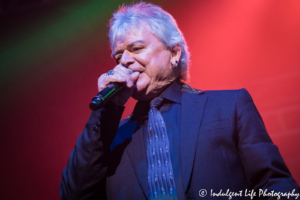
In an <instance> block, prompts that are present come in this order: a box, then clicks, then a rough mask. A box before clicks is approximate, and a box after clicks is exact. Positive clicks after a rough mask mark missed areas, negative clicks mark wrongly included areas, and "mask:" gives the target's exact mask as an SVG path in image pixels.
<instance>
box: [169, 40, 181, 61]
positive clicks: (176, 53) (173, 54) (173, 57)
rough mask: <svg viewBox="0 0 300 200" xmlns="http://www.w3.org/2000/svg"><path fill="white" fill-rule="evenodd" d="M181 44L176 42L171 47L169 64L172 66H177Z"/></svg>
mask: <svg viewBox="0 0 300 200" xmlns="http://www.w3.org/2000/svg"><path fill="white" fill-rule="evenodd" d="M181 52H182V50H181V44H180V43H178V44H176V45H175V46H173V47H172V48H171V64H172V66H173V67H177V66H178V64H179V59H180V56H181Z"/></svg>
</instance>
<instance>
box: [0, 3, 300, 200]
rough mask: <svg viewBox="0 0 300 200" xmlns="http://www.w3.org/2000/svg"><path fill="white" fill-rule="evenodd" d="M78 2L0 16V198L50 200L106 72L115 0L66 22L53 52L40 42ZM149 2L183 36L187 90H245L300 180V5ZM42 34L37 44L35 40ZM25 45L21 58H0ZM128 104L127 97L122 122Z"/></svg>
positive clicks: (13, 55)
mask: <svg viewBox="0 0 300 200" xmlns="http://www.w3.org/2000/svg"><path fill="white" fill-rule="evenodd" d="M87 2H96V1H76V2H75V3H74V2H71V1H65V2H64V3H59V4H52V5H50V6H48V7H46V8H39V9H32V10H30V12H22V13H21V14H17V15H15V14H10V15H7V16H4V17H3V16H2V18H1V19H2V22H3V26H2V27H4V28H5V29H2V30H3V32H2V33H1V34H2V35H1V45H2V46H1V47H0V50H1V51H0V55H1V54H2V55H4V56H2V57H0V58H1V59H4V60H2V61H3V62H4V61H5V62H4V63H7V62H8V61H7V60H9V59H10V60H9V62H11V63H12V64H9V65H6V66H5V65H4V66H3V64H2V67H1V88H0V89H1V102H2V103H1V134H0V137H1V138H0V141H1V144H0V153H1V165H0V173H1V174H0V176H1V179H0V184H1V187H0V188H1V189H0V190H1V192H0V199H5V200H6V199H44V200H47V199H49V200H50V199H51V200H53V199H59V195H58V190H59V182H60V179H61V172H62V170H63V168H64V167H65V165H66V164H67V160H68V156H69V154H70V152H71V150H72V149H73V147H74V144H75V141H76V139H77V137H78V135H79V134H80V132H81V131H82V130H83V127H84V125H85V122H86V121H87V119H88V117H89V114H90V110H89V108H88V104H89V102H90V100H91V98H92V97H93V96H94V95H95V94H96V93H97V78H98V77H99V76H100V75H101V74H102V73H105V72H107V71H108V70H109V69H111V68H113V67H114V66H115V63H114V61H113V60H112V59H111V58H110V48H109V46H108V37H107V26H106V24H107V23H108V19H109V18H110V16H111V13H112V12H113V11H114V10H116V9H117V8H118V5H120V4H122V3H121V2H120V1H111V3H110V5H107V3H104V1H103V3H102V2H101V1H98V2H100V3H99V4H98V5H102V4H103V6H106V7H107V9H106V12H105V13H101V16H99V15H95V16H96V18H95V19H90V18H88V17H87V15H81V14H80V13H79V14H78V15H76V17H75V16H71V17H70V19H74V21H75V23H74V26H72V27H71V28H69V29H68V31H67V32H63V33H60V34H61V35H60V36H61V37H59V38H60V39H61V40H60V41H58V42H57V44H55V45H54V44H53V42H48V43H47V41H50V39H51V37H54V35H55V34H56V32H55V31H59V29H57V28H54V29H53V31H54V32H51V31H48V29H46V28H47V27H50V26H51V25H52V24H54V23H57V22H60V20H62V19H63V18H64V17H66V16H67V14H68V13H69V12H70V10H72V9H73V10H75V11H76V9H77V8H78V9H81V8H83V7H84V6H85V5H86V4H87ZM151 2H154V3H155V4H158V5H160V6H162V7H163V8H164V9H165V10H167V11H168V12H170V13H171V14H172V15H173V16H174V18H175V19H176V20H177V22H178V24H179V27H180V28H181V30H182V32H183V33H184V36H185V37H186V40H187V43H188V45H189V47H190V51H191V55H192V56H191V60H192V63H191V67H190V75H191V79H190V82H189V84H190V85H191V86H193V87H195V88H199V89H202V90H211V89H238V88H246V89H247V90H248V91H249V92H250V94H251V95H252V97H253V99H254V102H255V104H256V106H257V108H258V110H259V111H260V113H261V115H262V117H263V120H264V122H265V125H266V127H267V130H268V132H269V134H270V136H271V138H272V140H273V142H274V143H275V144H276V145H277V146H278V147H279V150H280V152H281V154H282V156H283V158H284V160H285V162H286V164H287V166H288V168H289V169H290V171H291V173H292V175H293V177H294V179H295V180H296V181H297V182H298V183H300V171H299V167H298V166H299V165H300V157H299V155H298V152H299V149H300V148H299V139H300V118H299V115H300V94H299V85H300V68H299V65H300V56H299V55H300V37H299V35H300V2H299V1H296V0H295V1H292V0H286V1H281V0H264V1H262V0H244V1H221V0H210V1H204V0H202V1H192V0H188V1H179V0H176V1H168V0H166V1H151ZM87 9H92V8H87ZM93 9H94V10H96V11H97V8H93ZM99 9H100V8H99ZM88 13H90V12H87V14H88ZM96 13H97V12H96ZM76 19H81V20H87V21H88V22H91V23H90V24H87V27H86V28H82V29H79V28H78V27H83V26H82V25H83V24H82V23H83V22H82V21H80V20H79V21H76ZM85 22H86V21H85ZM92 22H93V23H92ZM94 22H95V23H94ZM70 23H71V22H70ZM70 23H67V24H70ZM72 23H73V21H72ZM62 28H63V27H62ZM43 30H47V31H46V32H45V33H44V34H43V35H42V36H43V37H42V38H39V37H35V35H36V34H38V33H40V32H41V31H43ZM49 30H50V29H49ZM51 30H52V29H51ZM60 30H62V29H60ZM62 35H64V36H63V37H64V38H63V39H62ZM75 36H76V37H75ZM28 38H33V39H30V40H29V39H28ZM27 40H28V41H30V43H28V44H27V46H26V48H25V47H24V48H22V51H19V52H14V51H12V53H11V54H9V56H7V54H5V53H6V52H8V51H9V50H10V49H11V48H13V47H18V45H22V44H23V43H24V41H27ZM12 41H13V42H12ZM66 41H68V42H66ZM37 45H42V48H41V49H42V50H40V49H38V47H37ZM30 50H32V51H31V52H33V53H31V54H30V55H27V54H26V53H27V52H28V51H30ZM34 50H35V51H34ZM28 54H29V53H28ZM30 58H32V59H30ZM2 61H1V63H3V62H2ZM6 61H7V62H6ZM133 106H134V101H133V100H130V101H129V102H128V103H127V105H126V110H125V113H124V117H126V116H127V115H129V114H130V113H131V111H132V108H133ZM199 189H200V188H199Z"/></svg>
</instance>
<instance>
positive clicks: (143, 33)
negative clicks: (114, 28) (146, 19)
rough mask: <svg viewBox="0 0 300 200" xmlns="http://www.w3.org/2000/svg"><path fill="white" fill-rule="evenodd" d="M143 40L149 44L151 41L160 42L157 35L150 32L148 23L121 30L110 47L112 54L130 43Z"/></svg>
mask: <svg viewBox="0 0 300 200" xmlns="http://www.w3.org/2000/svg"><path fill="white" fill-rule="evenodd" d="M137 41H139V42H143V43H146V44H150V43H152V42H160V41H159V40H158V39H157V37H156V36H155V35H154V34H153V33H152V31H151V28H150V26H149V25H146V24H143V26H140V27H138V28H137V27H135V26H133V27H131V28H130V27H129V28H127V29H126V31H121V32H120V34H117V36H116V38H115V40H114V45H113V47H112V50H113V52H112V54H114V52H115V51H117V50H118V49H120V48H126V47H127V46H128V45H131V44H133V43H135V42H137Z"/></svg>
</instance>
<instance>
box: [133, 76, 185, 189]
mask: <svg viewBox="0 0 300 200" xmlns="http://www.w3.org/2000/svg"><path fill="white" fill-rule="evenodd" d="M181 89H182V87H181V83H180V82H179V81H174V82H173V83H172V84H171V85H170V86H168V87H167V88H166V89H165V90H164V91H163V92H162V93H161V94H160V95H159V96H160V97H163V99H164V100H163V102H162V105H161V106H160V107H159V111H160V112H161V114H162V117H163V119H164V122H165V125H166V129H167V132H168V139H169V143H170V152H171V161H172V167H173V173H174V178H175V185H176V189H178V187H180V186H181V185H182V184H180V183H179V182H178V181H180V180H181V179H180V176H181V173H180V168H179V166H180V156H179V155H180V152H179V128H180V127H179V125H180V109H181V96H182V91H181ZM149 109H150V101H139V102H137V104H136V105H135V108H134V110H133V116H132V119H133V120H137V121H138V122H139V124H140V125H141V126H142V130H143V138H144V143H145V147H147V134H148V126H147V124H148V112H149Z"/></svg>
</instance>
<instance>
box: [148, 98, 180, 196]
mask: <svg viewBox="0 0 300 200" xmlns="http://www.w3.org/2000/svg"><path fill="white" fill-rule="evenodd" d="M162 101H163V98H162V97H156V98H154V99H153V100H152V101H151V102H150V111H149V119H148V135H147V160H148V182H149V186H150V200H152V199H159V200H162V199H163V200H173V199H177V194H176V188H175V181H174V176H173V168H172V163H171V157H170V145H169V139H168V134H167V130H166V126H165V123H164V120H163V118H162V115H161V113H160V112H159V110H158V109H157V107H158V106H159V105H160V104H161V103H162Z"/></svg>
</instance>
